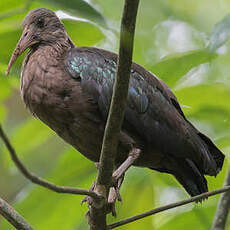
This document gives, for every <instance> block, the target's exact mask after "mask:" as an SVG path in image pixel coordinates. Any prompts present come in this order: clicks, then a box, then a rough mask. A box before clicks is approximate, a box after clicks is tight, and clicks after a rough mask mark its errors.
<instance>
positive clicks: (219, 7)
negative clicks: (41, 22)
mask: <svg viewBox="0 0 230 230" xmlns="http://www.w3.org/2000/svg"><path fill="white" fill-rule="evenodd" d="M87 2H88V3H87ZM87 2H86V1H83V0H66V1H63V0H50V1H45V0H40V1H29V2H28V1H23V0H7V1H6V0H2V1H0V45H1V48H0V122H1V124H3V125H4V128H5V130H6V131H7V134H8V135H9V137H10V139H11V141H12V144H13V146H14V147H15V149H16V151H17V153H18V155H19V157H20V159H21V160H22V161H23V162H24V163H25V165H26V166H27V167H28V168H29V169H30V170H31V171H33V172H35V173H36V174H37V175H39V176H41V177H44V178H46V179H47V180H50V181H52V182H54V183H57V184H59V185H68V186H76V187H81V188H89V187H90V185H91V184H92V182H93V181H94V180H95V179H96V173H97V171H96V168H95V166H94V164H93V163H92V162H89V161H88V160H87V159H85V158H84V157H83V156H81V155H80V154H79V153H77V152H76V150H74V149H73V148H71V147H69V146H68V145H67V144H65V143H64V142H63V141H62V140H60V138H58V137H57V136H56V135H55V134H54V133H53V132H52V131H51V130H50V129H49V128H47V127H46V126H45V125H43V124H42V123H41V122H40V121H39V120H36V119H34V118H33V117H32V116H31V114H30V113H29V112H28V111H27V110H26V109H25V107H24V105H23V104H22V101H21V98H20V91H19V85H20V77H19V76H20V67H21V63H22V60H23V57H20V58H19V59H18V60H17V62H16V63H15V64H14V66H13V68H12V70H11V74H10V75H9V77H6V76H5V74H4V73H5V70H6V68H7V64H8V62H9V59H10V56H11V53H12V52H13V49H14V47H15V45H16V43H17V41H18V39H19V37H20V34H21V23H22V20H23V18H24V17H25V15H26V14H27V13H28V11H29V10H30V9H34V8H37V7H46V8H50V9H52V10H55V11H58V10H63V11H64V12H66V13H68V14H70V15H71V16H74V17H77V18H75V19H74V20H73V19H71V20H70V19H65V20H63V22H64V24H65V27H66V29H67V31H68V33H69V35H70V36H71V38H72V39H73V41H74V42H75V44H76V45H77V46H96V47H101V48H105V49H108V50H112V51H117V50H118V43H119V26H120V18H121V15H122V9H123V1H121V0H120V1H118V0H91V1H87ZM229 13H230V1H229V0H218V1H217V0H194V1H187V0H186V1H181V0H161V1H153V0H142V1H140V6H139V13H138V18H137V28H136V36H135V47H134V61H135V62H137V63H139V64H141V65H143V66H144V67H145V68H146V69H148V70H150V71H151V72H153V73H155V74H156V75H157V76H158V77H160V78H161V79H163V80H164V81H165V82H166V83H167V84H168V85H169V86H170V87H171V88H172V90H173V92H174V93H175V94H176V96H177V97H178V100H179V102H180V103H181V105H182V108H183V111H184V112H185V114H186V116H187V117H188V119H189V120H190V121H192V122H193V124H195V126H196V127H197V128H199V129H200V130H201V131H202V132H204V133H205V134H207V135H208V136H210V137H211V138H212V140H213V141H214V142H215V143H216V144H217V145H218V147H219V148H220V149H221V150H222V151H223V152H224V153H225V154H226V161H225V164H224V168H223V170H222V171H221V173H220V174H219V175H218V176H217V178H213V177H208V178H207V179H208V182H209V189H210V190H213V189H216V188H219V187H221V186H222V184H223V181H224V177H225V173H226V169H227V166H228V158H229V154H228V152H229V150H230V51H229V48H230V42H229V41H228V37H229V35H230V14H229ZM83 19H84V20H83ZM0 188H1V189H0V197H2V198H4V199H6V200H7V201H8V202H9V203H11V204H12V205H13V207H15V209H16V210H17V211H19V212H20V213H21V214H22V215H23V216H24V217H25V218H26V219H27V220H28V222H29V223H30V224H31V225H32V226H34V228H35V229H37V230H50V229H55V230H59V229H60V230H61V229H65V230H82V229H87V222H86V219H85V213H86V212H87V206H86V205H83V206H81V205H80V201H81V199H83V197H82V196H74V195H66V194H65V195H62V194H56V193H54V192H51V191H48V190H46V189H45V188H42V187H39V186H37V185H34V184H32V183H31V182H29V181H27V180H26V179H25V178H24V177H23V176H22V175H21V174H20V173H19V172H18V170H17V168H16V167H15V166H14V164H13V163H12V161H11V160H10V157H9V154H8V152H7V150H6V148H5V147H4V145H3V143H2V142H1V141H0ZM121 195H122V198H123V204H121V203H119V204H117V212H118V217H117V218H116V219H114V218H113V217H111V216H109V217H108V222H109V223H112V222H114V221H117V220H119V219H123V218H125V217H128V216H131V215H135V214H138V213H140V212H143V211H147V210H149V209H152V208H154V207H158V206H160V205H164V204H168V203H170V202H176V201H179V200H182V199H185V198H188V195H187V194H186V192H185V191H184V190H183V188H182V187H181V186H180V185H179V184H178V183H177V182H176V180H175V179H174V178H173V177H172V176H170V175H167V174H161V173H157V172H154V171H150V170H147V169H139V168H131V169H130V170H129V171H128V173H127V175H126V178H125V182H124V184H123V187H122V190H121ZM218 198H219V196H215V197H210V198H209V199H208V200H207V201H205V202H203V203H202V204H198V205H196V204H190V205H186V206H183V207H179V208H176V209H173V210H170V211H166V212H163V213H159V214H156V215H154V216H151V217H148V218H145V219H142V220H140V221H137V222H134V223H131V224H129V225H125V226H122V227H120V228H118V229H121V230H135V229H156V230H165V229H167V230H168V229H177V230H182V229H185V228H186V230H190V229H192V230H193V229H195V228H196V229H199V230H206V229H210V227H211V224H212V220H213V216H214V213H215V209H216V205H217V202H218ZM0 228H1V229H4V230H10V229H14V228H13V227H12V226H11V225H10V224H9V223H8V222H7V221H6V220H4V219H3V218H1V219H0ZM229 229H230V221H228V227H227V230H229Z"/></svg>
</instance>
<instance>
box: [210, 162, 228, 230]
mask: <svg viewBox="0 0 230 230" xmlns="http://www.w3.org/2000/svg"><path fill="white" fill-rule="evenodd" d="M228 185H230V165H229V168H228V172H227V174H226V179H225V182H224V186H228ZM229 209H230V192H226V193H223V194H222V195H221V197H220V199H219V202H218V206H217V209H216V214H215V217H214V221H213V224H212V230H224V229H225V226H226V222H227V217H228V213H229Z"/></svg>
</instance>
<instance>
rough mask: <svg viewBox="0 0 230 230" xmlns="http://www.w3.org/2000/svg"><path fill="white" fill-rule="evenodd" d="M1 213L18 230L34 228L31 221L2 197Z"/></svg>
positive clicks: (0, 200) (31, 229)
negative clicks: (28, 221)
mask: <svg viewBox="0 0 230 230" xmlns="http://www.w3.org/2000/svg"><path fill="white" fill-rule="evenodd" d="M0 214H1V215H2V216H3V217H5V218H6V219H7V220H8V221H9V222H10V223H11V224H12V225H13V226H14V227H15V228H16V229H18V230H33V228H32V227H31V226H30V224H29V223H27V221H26V220H25V219H24V218H23V217H22V216H21V215H20V214H18V213H17V212H16V211H15V210H14V209H13V208H12V207H11V206H10V205H9V204H8V203H7V202H6V201H4V200H3V199H1V198H0Z"/></svg>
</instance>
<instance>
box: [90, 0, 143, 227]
mask: <svg viewBox="0 0 230 230" xmlns="http://www.w3.org/2000/svg"><path fill="white" fill-rule="evenodd" d="M138 5H139V0H126V1H125V5H124V10H123V16H122V21H121V32H120V49H119V57H118V64H117V74H116V78H115V84H114V87H113V95H112V100H111V105H110V110H109V115H108V119H107V123H106V127H105V133H104V138H103V144H102V150H101V155H100V167H99V172H98V177H97V182H96V186H95V191H96V192H97V193H99V195H101V196H103V197H104V198H105V200H104V204H102V207H101V206H100V205H99V207H96V205H94V203H92V205H90V206H89V211H90V212H89V220H90V221H89V224H90V229H91V230H99V229H100V230H105V229H107V227H106V213H105V206H106V203H107V199H108V193H109V188H110V186H111V184H112V173H113V170H114V161H115V157H116V152H117V146H118V140H119V135H120V130H121V126H122V123H123V119H124V112H125V107H126V99H127V95H128V88H129V78H130V69H131V64H132V55H133V42H134V33H135V25H136V15H137V10H138ZM99 210H100V211H99Z"/></svg>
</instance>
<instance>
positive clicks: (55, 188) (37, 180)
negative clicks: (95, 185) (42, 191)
mask: <svg viewBox="0 0 230 230" xmlns="http://www.w3.org/2000/svg"><path fill="white" fill-rule="evenodd" d="M0 137H1V139H2V140H3V142H4V144H5V145H6V147H7V149H8V151H9V153H10V156H11V158H12V160H13V162H14V163H15V165H16V167H17V168H18V170H19V171H20V172H21V173H22V174H23V175H24V176H25V177H26V178H27V179H29V180H30V181H32V182H33V183H35V184H38V185H41V186H43V187H45V188H47V189H50V190H52V191H54V192H57V193H69V194H77V195H87V196H91V197H93V198H94V199H95V200H97V201H98V200H101V198H100V197H99V196H98V195H97V194H96V193H95V192H93V191H89V190H87V189H79V188H73V187H66V186H59V185H55V184H52V183H50V182H48V181H46V180H44V179H42V178H40V177H38V176H36V175H35V174H33V173H31V172H30V171H29V170H28V169H27V168H26V167H25V166H24V165H23V163H22V162H21V161H20V160H19V158H18V156H17V154H16V152H15V150H14V148H13V146H12V145H11V143H10V141H9V139H8V137H7V136H6V134H5V132H4V130H3V128H2V126H1V124H0Z"/></svg>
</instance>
